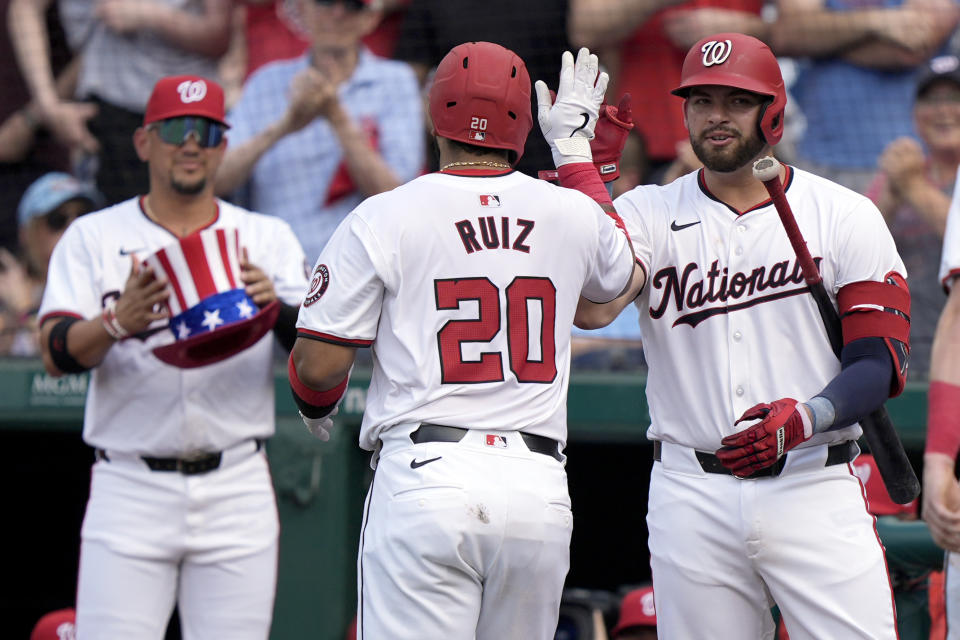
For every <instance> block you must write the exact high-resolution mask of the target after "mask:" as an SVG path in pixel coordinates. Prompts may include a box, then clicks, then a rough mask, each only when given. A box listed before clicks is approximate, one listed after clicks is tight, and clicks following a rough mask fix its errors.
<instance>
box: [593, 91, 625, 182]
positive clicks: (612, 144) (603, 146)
mask: <svg viewBox="0 0 960 640" xmlns="http://www.w3.org/2000/svg"><path fill="white" fill-rule="evenodd" d="M631 129H633V110H632V109H631V99H630V94H629V93H625V94H623V97H622V98H620V104H619V105H617V106H616V107H615V106H613V105H610V104H607V103H603V104H601V105H600V116H599V118H598V119H597V127H596V129H595V131H594V137H593V140H591V141H590V151H591V153H592V154H593V164H595V165H596V167H597V171H599V172H600V179H601V180H603V181H604V182H613V181H614V180H616V179H617V178H619V177H620V156H621V155H622V154H623V146H624V145H625V144H626V143H627V135H629V133H630V130H631Z"/></svg>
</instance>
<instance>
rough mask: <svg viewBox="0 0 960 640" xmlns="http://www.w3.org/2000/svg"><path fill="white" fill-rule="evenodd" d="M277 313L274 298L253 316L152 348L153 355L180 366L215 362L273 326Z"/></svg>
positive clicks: (253, 340) (278, 305)
mask: <svg viewBox="0 0 960 640" xmlns="http://www.w3.org/2000/svg"><path fill="white" fill-rule="evenodd" d="M279 313H280V301H279V300H274V301H273V302H271V303H270V304H268V305H267V306H265V307H263V308H262V309H260V310H259V311H258V312H257V314H256V315H254V316H253V317H252V318H248V319H246V320H241V321H240V322H234V323H232V324H228V325H226V326H224V327H221V328H218V329H217V330H216V331H209V332H206V333H200V334H197V335H195V336H192V337H190V338H186V339H184V340H177V341H176V342H173V343H171V344H168V345H164V346H162V347H157V348H155V349H154V350H153V355H155V356H156V357H157V358H159V359H160V360H162V361H163V362H165V363H167V364H169V365H171V366H174V367H178V368H180V369H192V368H195V367H203V366H206V365H209V364H214V363H217V362H220V361H222V360H226V359H227V358H229V357H231V356H234V355H236V354H238V353H240V352H241V351H243V350H244V349H246V348H248V347H251V346H253V345H254V344H256V343H257V342H258V341H259V340H260V338H262V337H263V336H264V335H265V334H266V333H267V332H268V331H270V330H271V329H273V326H274V325H275V324H276V323H277V316H278V315H279Z"/></svg>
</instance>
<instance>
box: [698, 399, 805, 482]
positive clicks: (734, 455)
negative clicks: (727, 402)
mask: <svg viewBox="0 0 960 640" xmlns="http://www.w3.org/2000/svg"><path fill="white" fill-rule="evenodd" d="M745 420H760V422H758V423H756V424H754V425H752V426H750V427H748V428H746V429H744V430H743V431H740V432H738V433H735V434H733V435H729V436H727V437H726V438H724V439H723V440H721V441H720V444H722V445H723V446H722V447H721V448H720V449H718V450H717V458H718V459H719V460H720V462H721V464H723V466H725V467H726V468H727V469H730V471H732V472H733V474H734V475H737V476H748V475H750V474H751V473H753V472H754V471H758V470H760V469H763V468H764V467H769V466H770V465H772V464H773V463H774V462H776V461H777V460H779V459H780V458H782V457H783V455H784V454H785V453H786V452H787V451H789V450H790V449H792V448H794V447H795V446H797V445H798V444H800V443H801V442H804V441H805V440H809V439H810V437H811V436H812V435H813V422H812V420H811V417H810V414H809V412H808V409H807V408H806V406H805V405H803V404H802V403H799V402H797V401H796V400H794V399H793V398H782V399H780V400H777V401H775V402H772V403H769V404H767V403H763V404H758V405H756V406H753V407H751V408H749V409H747V410H746V411H745V412H744V414H743V415H742V416H740V419H739V420H737V421H736V422H735V423H734V425H737V424H740V423H741V422H743V421H745Z"/></svg>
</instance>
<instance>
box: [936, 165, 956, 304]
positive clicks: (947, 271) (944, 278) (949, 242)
mask: <svg viewBox="0 0 960 640" xmlns="http://www.w3.org/2000/svg"><path fill="white" fill-rule="evenodd" d="M957 181H958V184H960V174H958V175H957ZM953 192H954V193H960V191H958V190H957V188H956V187H954V191H953ZM957 276H960V200H958V199H957V198H953V199H951V201H950V211H949V213H947V228H946V230H945V231H944V233H943V253H941V254H940V273H939V278H940V283H941V284H942V285H943V288H944V290H946V291H949V290H950V288H951V287H952V286H953V279H954V278H956V277H957Z"/></svg>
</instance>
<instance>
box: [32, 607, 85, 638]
mask: <svg viewBox="0 0 960 640" xmlns="http://www.w3.org/2000/svg"><path fill="white" fill-rule="evenodd" d="M76 619H77V613H76V611H74V610H73V609H58V610H57V611H51V612H50V613H48V614H46V615H45V616H43V617H42V618H40V620H38V621H37V624H36V626H35V627H34V628H33V631H32V632H31V633H30V640H74V639H75V638H76V637H77V630H76Z"/></svg>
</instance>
